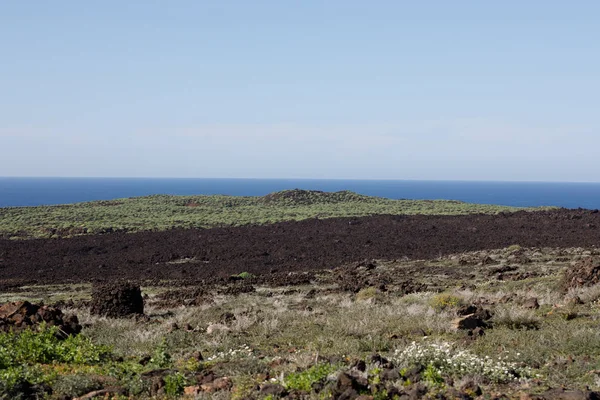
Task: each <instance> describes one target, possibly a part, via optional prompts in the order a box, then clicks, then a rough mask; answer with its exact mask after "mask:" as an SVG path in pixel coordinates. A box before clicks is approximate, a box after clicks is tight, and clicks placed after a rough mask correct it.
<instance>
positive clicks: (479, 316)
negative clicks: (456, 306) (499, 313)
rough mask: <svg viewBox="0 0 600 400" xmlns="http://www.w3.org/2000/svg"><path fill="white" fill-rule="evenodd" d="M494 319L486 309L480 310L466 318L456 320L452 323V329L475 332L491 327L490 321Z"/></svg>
mask: <svg viewBox="0 0 600 400" xmlns="http://www.w3.org/2000/svg"><path fill="white" fill-rule="evenodd" d="M491 318H492V315H491V313H490V312H489V311H488V310H486V309H478V310H477V311H476V312H475V313H473V314H469V315H466V316H464V317H460V318H456V319H455V320H453V321H452V327H453V328H454V329H455V330H473V329H475V328H487V327H489V323H488V321H489V320H490V319H491Z"/></svg>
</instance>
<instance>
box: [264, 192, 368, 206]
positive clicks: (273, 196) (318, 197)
mask: <svg viewBox="0 0 600 400" xmlns="http://www.w3.org/2000/svg"><path fill="white" fill-rule="evenodd" d="M369 199H370V198H369V197H368V196H363V195H360V194H358V193H354V192H350V191H348V190H343V191H340V192H323V191H320V190H302V189H293V190H283V191H281V192H275V193H270V194H268V195H266V196H263V197H262V201H263V203H265V204H282V205H311V204H324V203H342V202H348V201H366V200H369Z"/></svg>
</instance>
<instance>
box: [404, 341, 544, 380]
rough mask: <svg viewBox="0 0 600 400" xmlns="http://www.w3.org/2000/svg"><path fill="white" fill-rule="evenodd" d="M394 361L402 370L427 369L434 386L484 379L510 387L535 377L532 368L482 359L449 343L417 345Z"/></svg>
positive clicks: (405, 350)
mask: <svg viewBox="0 0 600 400" xmlns="http://www.w3.org/2000/svg"><path fill="white" fill-rule="evenodd" d="M394 361H395V363H397V364H398V365H400V366H405V367H412V366H420V367H423V368H424V370H425V371H426V372H427V377H428V379H429V380H431V381H432V382H433V383H436V382H439V381H440V378H442V377H443V376H451V377H454V378H462V377H465V376H475V377H483V378H486V379H489V380H490V381H492V382H496V383H506V382H511V381H515V380H519V379H527V378H531V377H533V372H532V370H531V369H530V368H528V367H524V366H522V365H520V364H517V363H511V362H506V361H502V360H494V359H492V358H490V357H488V356H486V357H480V356H477V355H475V354H473V353H471V352H469V351H468V350H460V349H457V348H455V347H454V346H452V345H450V344H449V343H445V342H443V343H439V344H436V343H428V344H418V343H415V342H413V343H412V344H411V345H410V346H408V347H407V348H405V349H403V350H396V352H395V353H394Z"/></svg>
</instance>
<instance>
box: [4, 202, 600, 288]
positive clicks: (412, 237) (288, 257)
mask: <svg viewBox="0 0 600 400" xmlns="http://www.w3.org/2000/svg"><path fill="white" fill-rule="evenodd" d="M596 226H600V213H592V212H590V211H589V210H565V209H563V210H554V211H541V212H517V213H509V214H498V215H467V216H423V215H418V216H391V215H379V216H372V217H364V218H337V219H325V220H319V219H310V220H305V221H300V222H284V223H277V224H272V225H264V226H247V227H230V228H215V229H203V230H202V229H188V230H185V229H173V230H169V231H165V232H140V233H129V234H127V233H122V232H119V233H112V234H106V235H93V236H91V235H90V236H81V237H75V238H70V239H39V240H26V241H11V240H0V256H1V258H2V263H1V264H0V268H1V269H0V272H1V273H2V279H3V280H4V282H7V283H8V282H10V281H14V280H18V281H19V283H21V284H24V283H35V282H44V283H53V282H60V283H72V282H90V281H97V280H99V281H107V280H111V281H112V280H115V279H127V280H157V281H160V280H177V281H182V282H186V283H190V284H192V283H202V282H203V281H211V280H215V279H219V278H228V277H229V276H231V275H234V274H239V273H240V272H249V273H252V274H255V275H264V274H268V275H270V274H278V273H281V274H285V273H288V272H302V271H311V270H321V269H332V268H336V267H339V266H342V265H346V264H349V263H352V262H358V261H360V260H365V259H387V260H394V259H406V258H408V259H432V258H437V257H440V256H443V255H447V254H458V253H463V252H469V251H476V250H484V249H496V248H504V247H508V246H510V245H514V244H519V245H521V246H524V247H594V246H598V245H600V235H599V232H598V230H597V229H596V228H594V227H596ZM517 256H518V254H517V255H515V258H518V257H517ZM187 259H189V260H194V262H189V263H186V262H178V263H175V264H172V263H170V262H172V261H174V260H187ZM465 261H466V262H464V264H467V265H466V266H468V264H471V263H475V264H487V263H488V262H489V260H486V259H476V260H465ZM514 261H515V262H517V261H519V260H514ZM282 276H283V275H282ZM274 279H275V278H274ZM276 279H282V280H283V279H285V278H276Z"/></svg>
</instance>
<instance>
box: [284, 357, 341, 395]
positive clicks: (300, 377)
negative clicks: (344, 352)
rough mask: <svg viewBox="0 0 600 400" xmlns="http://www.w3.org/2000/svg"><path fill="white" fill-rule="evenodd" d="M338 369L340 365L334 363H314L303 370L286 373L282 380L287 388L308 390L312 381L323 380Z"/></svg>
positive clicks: (310, 388)
mask: <svg viewBox="0 0 600 400" xmlns="http://www.w3.org/2000/svg"><path fill="white" fill-rule="evenodd" d="M339 369H340V367H339V366H338V365H334V364H316V365H313V366H312V367H310V368H308V369H306V370H304V371H301V372H293V373H291V374H289V375H287V376H286V377H285V378H284V380H283V382H284V385H285V387H287V388H288V389H294V390H303V391H305V392H310V391H311V390H312V385H313V384H314V383H318V382H321V381H323V380H325V378H327V377H328V376H329V375H331V374H333V373H334V372H336V371H338V370H339Z"/></svg>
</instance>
